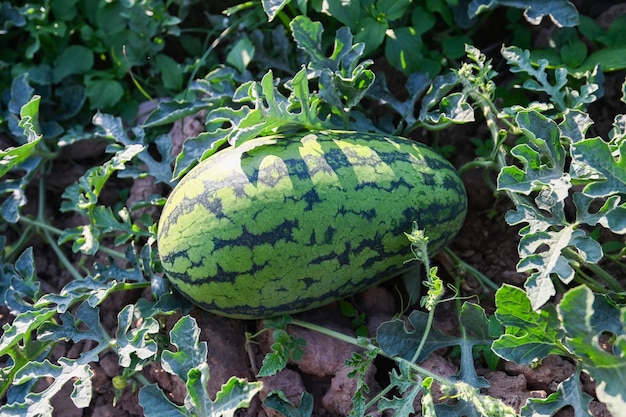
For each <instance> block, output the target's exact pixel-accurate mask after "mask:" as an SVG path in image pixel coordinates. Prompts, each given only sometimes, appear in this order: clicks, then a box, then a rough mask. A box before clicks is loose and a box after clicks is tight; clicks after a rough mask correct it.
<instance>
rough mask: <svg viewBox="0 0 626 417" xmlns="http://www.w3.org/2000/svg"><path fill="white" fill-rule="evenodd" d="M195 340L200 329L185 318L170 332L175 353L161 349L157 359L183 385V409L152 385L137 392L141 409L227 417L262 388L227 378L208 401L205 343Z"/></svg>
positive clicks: (198, 337)
mask: <svg viewBox="0 0 626 417" xmlns="http://www.w3.org/2000/svg"><path fill="white" fill-rule="evenodd" d="M199 339H200V328H199V327H198V325H197V323H196V321H195V319H194V318H193V317H191V316H188V315H185V316H183V317H182V318H180V319H179V320H178V322H176V324H175V325H174V327H173V328H172V330H171V332H170V341H171V343H172V345H174V346H175V347H176V349H177V351H176V352H173V351H170V350H164V351H163V353H162V356H161V364H162V366H163V369H164V370H165V371H167V372H169V373H170V374H172V375H176V376H178V377H179V378H181V379H182V380H183V381H184V382H185V386H186V387H187V396H186V398H185V403H184V406H183V407H179V406H176V405H174V404H173V403H171V402H170V401H169V400H168V399H167V398H166V397H165V395H164V393H163V391H161V390H160V389H159V388H158V387H157V386H156V385H148V386H145V387H142V388H141V390H140V392H139V403H140V404H141V406H142V407H143V408H144V410H156V409H157V408H155V407H156V406H157V405H160V406H163V407H164V408H165V410H167V415H172V416H189V417H191V416H224V417H227V416H234V414H235V411H236V410H237V409H239V408H242V407H248V406H249V404H250V401H251V400H252V398H253V397H254V396H255V395H256V394H257V392H259V391H260V390H261V386H262V385H261V383H260V382H248V381H246V380H245V379H242V378H236V377H231V378H230V379H229V380H228V381H227V382H226V383H225V384H224V385H222V388H221V390H220V391H219V392H218V393H217V395H216V397H215V401H212V400H211V398H210V397H209V393H208V391H207V389H206V386H207V382H208V380H209V365H208V364H207V362H206V360H207V352H208V348H207V344H206V342H204V341H203V342H200V341H199ZM153 415H155V416H156V414H153ZM159 415H160V414H159Z"/></svg>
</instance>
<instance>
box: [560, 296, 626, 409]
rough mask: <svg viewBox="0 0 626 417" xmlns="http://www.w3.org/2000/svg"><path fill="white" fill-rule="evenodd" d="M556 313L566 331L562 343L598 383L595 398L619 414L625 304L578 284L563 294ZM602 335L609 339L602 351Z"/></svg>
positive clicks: (625, 382) (625, 373)
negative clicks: (615, 302) (606, 346)
mask: <svg viewBox="0 0 626 417" xmlns="http://www.w3.org/2000/svg"><path fill="white" fill-rule="evenodd" d="M558 312H559V318H560V320H561V321H562V323H563V325H562V326H563V329H564V330H565V332H566V335H565V339H564V343H565V345H566V346H567V347H568V348H569V349H570V350H571V351H572V352H573V353H574V354H575V355H576V357H578V358H580V363H581V366H582V368H583V369H584V370H585V371H586V372H587V373H588V374H589V375H590V376H591V377H592V378H593V379H595V380H596V381H597V382H598V384H597V387H596V394H597V396H598V399H599V400H600V401H602V402H603V403H605V404H606V405H607V407H608V409H609V411H610V412H611V413H612V414H613V415H619V414H620V413H621V412H622V410H624V407H626V397H625V396H624V390H623V387H624V386H626V360H625V359H626V358H625V357H626V307H624V306H621V307H618V306H616V305H615V304H614V303H613V302H612V301H611V300H609V298H608V297H607V296H605V295H601V294H594V293H593V292H592V291H591V290H590V289H589V288H588V287H585V286H580V287H577V288H574V289H572V290H570V291H568V292H567V293H566V294H565V295H564V296H563V300H562V301H561V303H560V304H559V305H558ZM603 334H605V335H607V336H609V340H611V342H610V343H609V347H608V349H606V350H605V348H604V347H603V346H601V345H600V339H601V336H602V335H603Z"/></svg>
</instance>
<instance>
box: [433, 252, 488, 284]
mask: <svg viewBox="0 0 626 417" xmlns="http://www.w3.org/2000/svg"><path fill="white" fill-rule="evenodd" d="M444 251H445V253H446V254H447V255H448V256H449V257H451V258H452V260H453V261H454V262H455V263H456V264H457V265H458V266H459V267H460V268H461V269H463V270H465V271H467V272H469V273H470V274H471V275H472V276H473V277H474V278H476V279H477V280H478V282H480V285H482V286H483V287H489V288H491V289H492V290H494V291H497V290H498V288H500V287H499V286H498V285H497V284H496V283H495V282H493V281H492V280H491V279H489V277H487V276H486V275H485V274H483V273H482V272H480V271H479V270H477V269H476V268H474V267H473V266H471V265H470V264H468V263H467V262H465V261H464V260H463V259H461V258H459V257H458V256H457V255H456V254H455V253H454V252H452V251H451V250H450V249H449V248H446V249H444Z"/></svg>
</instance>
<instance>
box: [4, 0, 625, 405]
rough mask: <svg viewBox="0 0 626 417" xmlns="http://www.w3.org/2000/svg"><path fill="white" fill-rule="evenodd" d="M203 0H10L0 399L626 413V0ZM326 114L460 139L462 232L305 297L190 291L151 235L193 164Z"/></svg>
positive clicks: (446, 141) (385, 130)
mask: <svg viewBox="0 0 626 417" xmlns="http://www.w3.org/2000/svg"><path fill="white" fill-rule="evenodd" d="M70 3H71V4H72V7H68V5H69V4H70ZM204 3H205V2H201V1H192V0H185V1H158V0H144V1H132V2H130V1H128V2H126V1H119V2H116V1H114V2H105V1H99V2H90V1H74V2H69V3H68V2H61V1H54V0H49V1H45V0H43V1H39V2H33V3H24V4H21V3H20V4H15V3H9V2H3V3H2V5H1V10H2V13H1V19H2V27H3V29H4V31H3V32H2V33H1V34H0V41H1V42H2V43H3V45H4V46H6V45H14V46H15V45H17V47H11V48H8V47H5V48H2V52H1V53H0V60H1V62H2V64H3V65H2V66H1V68H2V69H1V73H0V87H1V88H2V90H3V96H2V125H1V129H2V132H1V134H2V135H1V136H0V140H1V141H2V147H1V149H2V150H0V157H1V161H2V163H1V164H0V177H1V178H2V182H1V183H0V191H1V193H0V217H1V218H2V223H0V232H1V236H0V249H1V251H0V299H1V300H2V305H1V306H0V320H1V321H2V324H3V327H2V335H1V337H0V398H2V400H1V402H0V404H1V405H0V414H1V415H3V416H4V415H6V416H22V415H29V416H31V415H32V416H51V415H71V416H73V415H129V416H130V415H133V416H134V415H146V416H156V415H163V414H165V415H171V416H209V415H211V416H213V415H215V416H219V415H223V416H228V415H268V416H273V415H285V416H288V417H289V416H324V415H329V416H332V415H354V416H359V415H395V416H409V415H425V416H440V417H441V416H503V415H506V416H553V415H559V416H566V415H575V416H592V415H593V416H609V415H613V416H620V415H624V411H623V410H624V409H625V408H624V407H625V406H626V389H625V388H624V387H626V358H625V357H624V355H625V352H626V243H625V239H624V235H625V234H626V162H625V159H624V154H625V153H626V139H625V138H626V126H625V122H626V116H624V114H626V82H625V80H624V72H623V69H624V68H625V67H626V62H623V61H622V60H623V56H624V54H621V53H620V51H622V50H623V48H624V45H625V44H626V41H625V40H624V39H626V38H625V37H624V33H626V32H625V30H626V26H625V24H624V22H625V20H624V17H623V16H626V14H623V13H622V15H621V16H620V9H619V7H617V6H616V7H611V8H608V7H603V6H605V5H604V4H603V3H602V2H598V4H594V5H590V4H588V3H587V2H570V1H568V0H560V1H554V2H550V3H546V2H536V1H530V0H528V1H504V0H489V1H487V0H472V1H465V2H458V1H454V0H425V1H409V0H406V1H388V0H378V1H374V0H361V1H354V2H347V3H342V2H330V1H322V0H311V1H302V0H293V1H289V0H282V1H281V0H263V1H251V2H236V1H233V2H229V4H224V5H220V6H219V7H216V5H213V4H211V5H206V4H204ZM547 4H549V6H548V5H547ZM611 4H612V3H611ZM605 9H608V12H607V11H605ZM599 10H600V11H599ZM114 17H115V18H114ZM112 21H115V25H111V24H110V22H112ZM329 129H330V130H332V129H336V130H350V131H355V132H375V133H381V134H387V135H391V134H393V135H400V136H405V137H408V138H411V139H413V140H416V141H420V142H425V143H426V144H428V145H430V146H431V147H433V148H435V149H436V150H437V151H438V152H439V153H441V154H442V155H444V156H445V157H446V158H448V159H449V160H450V161H451V162H452V163H453V164H454V165H455V166H456V167H457V169H458V171H459V173H460V175H461V176H462V178H463V180H464V182H465V183H466V188H467V189H468V197H469V212H468V216H467V218H466V222H465V225H464V228H463V229H462V230H461V232H460V233H459V235H458V236H457V238H456V239H455V241H453V242H452V244H451V245H450V246H449V247H448V248H447V249H446V250H444V251H443V252H442V253H439V254H430V253H428V247H427V238H426V237H425V236H426V235H425V234H424V230H421V229H420V225H419V224H415V225H414V228H413V229H411V230H406V239H407V241H408V242H410V244H411V247H412V253H413V255H414V257H413V258H411V259H407V260H406V262H407V263H412V264H413V265H414V266H415V268H414V269H413V270H412V271H411V272H410V273H407V274H405V275H404V276H402V277H398V278H395V279H393V280H391V281H388V282H385V283H383V284H381V285H379V286H376V287H374V288H372V289H370V290H367V291H365V292H364V293H361V294H358V295H355V296H354V297H349V298H347V299H344V300H341V301H339V302H334V303H332V304H330V305H327V306H324V307H321V308H318V309H315V310H313V311H309V312H303V313H299V314H294V315H290V316H287V315H285V316H278V317H273V318H270V319H266V320H248V321H245V320H235V319H226V318H222V317H219V316H213V315H210V314H208V313H206V312H203V311H202V310H200V309H198V308H196V307H194V306H193V305H192V304H191V303H190V302H188V301H187V300H185V299H184V298H183V297H181V296H180V295H179V294H178V293H177V291H176V290H175V289H173V288H172V287H171V286H170V284H169V281H168V280H167V278H166V277H165V276H164V274H163V271H162V267H161V263H160V259H159V254H158V251H157V245H156V238H157V224H158V221H159V217H160V211H161V208H162V206H163V204H164V202H165V199H166V197H167V196H168V195H169V193H170V192H171V190H172V188H173V187H175V186H176V184H177V183H178V182H179V180H180V179H181V178H183V177H184V176H185V175H186V174H187V173H188V172H189V170H190V169H191V168H192V167H193V166H195V165H196V164H198V163H199V161H201V160H203V159H206V158H207V157H209V156H211V155H214V154H216V152H218V150H219V149H220V148H222V147H225V146H239V145H241V144H242V143H244V142H246V141H248V140H251V139H254V138H258V137H262V136H269V135H274V134H276V133H279V132H283V133H284V132H287V133H290V134H293V133H298V132H311V131H312V132H315V131H319V130H329ZM276 215H279V213H277V214H276Z"/></svg>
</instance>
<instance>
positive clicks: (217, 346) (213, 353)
mask: <svg viewBox="0 0 626 417" xmlns="http://www.w3.org/2000/svg"><path fill="white" fill-rule="evenodd" d="M194 317H195V318H196V320H197V323H198V327H200V329H202V335H201V339H202V340H206V341H207V344H208V350H209V353H208V360H207V363H208V364H209V369H210V370H211V377H210V378H209V384H208V385H209V387H208V388H209V394H210V395H211V398H215V394H216V393H217V392H218V391H219V390H220V389H221V388H222V385H223V384H224V383H226V381H228V380H229V379H230V377H231V376H237V377H240V378H247V379H248V380H252V377H253V375H252V374H251V373H250V369H249V361H248V356H247V355H246V337H245V331H246V328H245V322H244V321H243V320H233V319H229V318H225V317H220V316H215V315H211V314H209V313H206V312H200V313H199V314H194Z"/></svg>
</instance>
